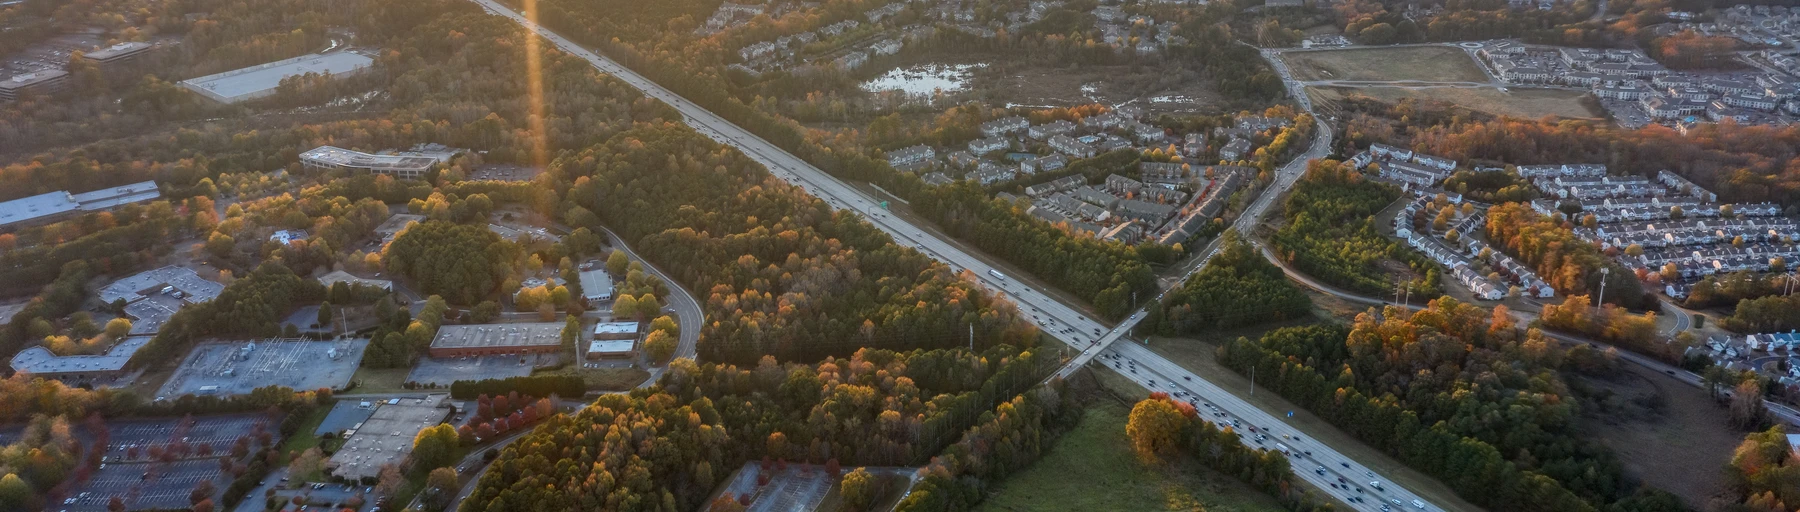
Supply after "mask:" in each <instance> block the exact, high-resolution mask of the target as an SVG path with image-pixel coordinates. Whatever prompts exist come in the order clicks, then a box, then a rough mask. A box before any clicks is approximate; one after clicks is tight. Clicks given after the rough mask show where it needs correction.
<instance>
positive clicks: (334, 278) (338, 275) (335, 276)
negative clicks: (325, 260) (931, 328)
mask: <svg viewBox="0 0 1800 512" xmlns="http://www.w3.org/2000/svg"><path fill="white" fill-rule="evenodd" d="M319 282H320V283H322V284H324V285H325V286H327V287H329V286H331V285H333V284H336V283H340V282H341V283H345V284H352V285H355V284H360V285H364V286H374V287H376V288H381V289H383V290H393V289H394V282H393V281H388V280H386V279H366V278H361V277H356V276H354V275H351V274H350V273H349V272H345V271H342V270H334V271H332V272H331V273H330V274H325V275H322V276H319Z"/></svg>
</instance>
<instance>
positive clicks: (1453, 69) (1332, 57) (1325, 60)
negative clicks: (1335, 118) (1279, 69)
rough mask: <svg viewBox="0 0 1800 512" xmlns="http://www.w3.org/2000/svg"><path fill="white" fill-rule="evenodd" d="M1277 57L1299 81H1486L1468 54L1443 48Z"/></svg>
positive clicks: (1363, 50)
mask: <svg viewBox="0 0 1800 512" xmlns="http://www.w3.org/2000/svg"><path fill="white" fill-rule="evenodd" d="M1281 58H1282V60H1284V61H1286V62H1287V65H1288V68H1289V69H1291V70H1293V72H1294V78H1298V79H1300V80H1303V81H1314V80H1367V81H1395V80H1421V81H1428V82H1486V81H1488V77H1487V75H1486V74H1484V73H1482V72H1481V68H1478V67H1475V59H1473V58H1470V57H1469V54H1468V53H1466V52H1463V51H1462V50H1461V49H1458V48H1450V47H1447V46H1409V47H1403V48H1362V49H1355V50H1326V51H1316V52H1288V53H1284V54H1282V57H1281Z"/></svg>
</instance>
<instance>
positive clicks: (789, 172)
mask: <svg viewBox="0 0 1800 512" xmlns="http://www.w3.org/2000/svg"><path fill="white" fill-rule="evenodd" d="M472 1H474V2H476V3H477V4H480V5H481V6H483V7H484V8H485V9H486V10H487V11H489V12H491V13H494V14H498V15H501V16H505V17H507V18H509V19H512V20H513V21H515V22H517V23H519V24H521V25H522V26H524V27H526V28H527V29H530V30H533V31H535V32H537V33H538V34H539V35H541V36H543V37H544V38H545V39H547V40H549V41H550V42H551V43H552V44H555V45H556V46H557V47H558V48H561V49H562V50H563V51H566V52H569V53H570V54H573V55H575V56H577V57H581V58H582V59H584V60H587V61H588V62H589V63H591V64H592V65H593V66H594V67H596V68H598V69H600V70H601V71H603V72H606V73H608V74H611V75H613V76H614V77H615V78H617V79H619V80H621V81H623V82H625V83H627V84H629V85H631V86H633V87H635V88H637V89H638V90H640V91H642V92H643V93H644V94H645V95H646V96H649V97H651V98H655V99H657V100H660V101H662V102H664V103H666V104H668V105H670V106H671V107H674V108H675V109H676V110H678V111H680V112H681V113H682V115H683V117H684V118H685V120H686V121H687V123H688V124H689V125H690V126H693V127H694V129H695V130H696V131H697V132H699V133H701V134H705V135H707V136H709V137H711V138H713V139H714V140H717V141H719V142H720V143H723V144H727V145H730V146H732V147H735V148H737V149H738V150H739V151H742V152H743V153H744V154H746V155H748V156H750V157H751V158H754V159H755V160H757V161H758V162H760V163H762V164H763V165H764V166H765V167H767V168H768V170H769V172H770V173H773V174H774V175H775V176H777V177H780V178H782V179H784V180H787V181H789V182H790V183H793V184H794V185H796V186H799V187H801V188H803V189H805V190H806V191H807V192H809V193H811V194H812V195H813V196H815V197H819V198H821V199H823V200H825V201H826V202H827V203H828V204H830V205H831V206H832V207H833V208H837V209H846V210H853V211H856V212H859V213H864V214H866V219H867V220H868V221H869V223H870V224H872V225H874V226H876V227H877V228H880V229H881V230H883V231H885V232H887V233H888V234H889V235H890V236H892V237H893V239H894V240H895V242H897V243H901V244H905V245H910V246H913V247H914V248H915V249H918V250H919V251H920V252H921V253H924V254H926V255H928V256H931V257H933V258H935V259H938V260H941V261H943V262H945V263H947V264H948V265H949V266H950V267H951V268H952V269H954V270H956V271H959V272H960V271H961V270H963V269H967V270H969V271H970V272H971V273H972V274H973V275H974V276H975V278H976V279H977V280H978V282H979V283H980V284H982V285H983V286H985V287H987V288H989V289H990V290H993V291H995V292H996V293H999V294H1001V295H1005V296H1009V297H1008V298H1010V299H1011V300H1012V301H1013V302H1014V303H1016V304H1018V306H1019V308H1020V311H1021V313H1024V314H1025V315H1027V316H1029V317H1031V318H1032V319H1033V322H1035V323H1036V324H1037V325H1038V326H1039V327H1040V328H1042V329H1043V331H1044V333H1045V334H1049V335H1050V336H1051V337H1053V338H1055V339H1057V340H1060V341H1062V342H1064V343H1066V344H1068V345H1070V346H1071V347H1072V348H1076V349H1080V350H1082V354H1081V355H1080V356H1078V357H1077V358H1076V359H1075V360H1074V361H1072V363H1073V364H1071V365H1070V366H1071V367H1076V366H1079V365H1080V364H1084V363H1086V362H1087V361H1090V360H1092V358H1093V357H1094V355H1095V354H1098V353H1100V352H1101V350H1102V349H1103V348H1104V347H1105V346H1107V345H1109V344H1111V342H1112V341H1114V340H1117V339H1119V338H1121V337H1124V335H1125V334H1126V333H1128V332H1129V331H1130V328H1131V327H1132V326H1134V325H1135V324H1136V323H1137V322H1138V321H1139V320H1142V319H1143V318H1144V316H1145V313H1144V312H1143V311H1141V310H1140V311H1138V312H1137V313H1134V314H1133V315H1131V316H1130V317H1129V318H1127V320H1126V321H1125V322H1124V323H1123V324H1121V325H1119V326H1109V325H1106V324H1105V323H1102V322H1101V321H1099V320H1096V319H1093V318H1089V317H1088V316H1086V315H1084V314H1082V313H1081V312H1080V310H1078V309H1076V308H1073V307H1070V306H1068V305H1066V304H1063V303H1062V302H1060V301H1057V300H1056V299H1054V298H1053V297H1051V296H1049V295H1047V294H1045V293H1042V292H1040V291H1038V290H1036V289H1032V288H1031V287H1029V286H1025V285H1021V284H1018V283H1016V282H1013V281H1012V280H1010V279H1008V278H1007V277H1006V276H1005V275H1004V274H1002V273H1001V272H1000V271H999V270H996V269H994V268H992V267H990V266H988V265H987V264H986V263H985V262H983V261H982V260H981V259H979V258H976V257H974V256H972V255H970V254H968V253H965V252H963V251H962V250H961V249H959V248H958V247H957V246H956V245H954V244H952V243H949V242H948V241H945V240H942V239H939V238H938V237H937V236H934V235H933V234H928V232H927V231H926V230H925V229H922V228H920V227H919V226H915V225H913V224H912V223H910V222H907V221H906V220H905V219H902V218H899V217H895V216H892V215H888V214H886V213H883V212H881V208H880V203H881V201H880V200H879V199H877V198H874V197H870V196H869V195H867V194H865V193H863V192H862V191H861V190H859V189H856V188H854V187H851V186H850V185H848V184H846V183H844V182H842V181H839V180H838V179H836V178H835V177H832V176H830V175H828V174H826V173H825V172H824V171H822V170H819V169H818V168H815V167H813V166H812V165H811V164H809V163H807V162H806V161H804V160H801V159H800V158H798V157H795V156H794V155H791V154H788V153H787V152H786V151H783V150H782V149H781V148H779V147H777V146H775V145H774V144H771V143H769V142H768V141H766V140H763V139H762V138H761V137H758V136H756V135H755V134H753V133H750V132H749V131H748V130H744V129H743V128H741V127H738V126H737V125H735V124H733V123H731V122H728V121H726V120H725V119H723V118H720V117H719V116H717V115H715V114H713V113H712V112H710V111H707V110H706V109H704V108H702V107H700V106H699V105H696V104H694V103H693V102H690V101H688V100H686V99H685V98H682V97H681V96H679V95H676V94H675V93H673V92H671V91H669V90H667V89H665V88H663V87H662V86H660V85H658V84H656V83H655V82H652V81H651V80H649V79H647V78H644V77H643V76H642V75H639V74H637V73H635V72H633V71H631V70H630V69H627V68H625V67H624V66H621V65H619V64H617V63H615V62H613V61H611V60H609V59H607V58H605V57H602V56H600V55H598V54H595V53H594V52H591V51H589V50H587V49H586V48H584V47H582V46H580V45H577V44H575V43H574V42H572V41H569V40H568V39H565V38H563V37H562V36H560V35H558V34H556V33H554V32H551V31H550V30H548V29H546V28H544V27H542V26H540V25H537V24H536V23H534V22H533V21H531V20H528V19H526V17H525V16H523V15H521V14H519V13H517V12H514V11H512V10H511V9H508V8H506V7H504V6H502V5H500V4H498V3H496V2H494V0H472ZM1264 55H1265V57H1267V56H1268V55H1270V54H1269V53H1268V52H1266V51H1265V52H1264ZM1271 60H1275V59H1271ZM1276 66H1277V67H1278V69H1280V71H1281V74H1282V76H1283V79H1284V82H1285V83H1286V84H1287V86H1288V88H1289V90H1290V91H1293V92H1294V96H1295V99H1296V101H1298V102H1299V103H1300V105H1301V107H1302V108H1303V109H1306V110H1308V111H1310V110H1311V102H1310V99H1309V98H1307V97H1306V96H1305V94H1304V91H1303V90H1302V89H1301V86H1300V84H1298V83H1297V82H1295V81H1293V79H1292V78H1291V76H1290V75H1289V74H1288V73H1287V72H1286V69H1285V68H1284V67H1281V65H1280V64H1279V61H1278V60H1276ZM1331 137H1332V134H1331V130H1330V129H1329V127H1327V126H1325V125H1323V124H1321V125H1319V129H1318V130H1317V133H1316V138H1315V140H1314V141H1313V146H1312V149H1311V150H1309V151H1308V152H1307V154H1305V155H1301V157H1300V158H1297V159H1295V160H1294V161H1293V162H1291V163H1289V164H1288V165H1286V166H1284V167H1283V168H1281V169H1279V172H1277V175H1276V178H1275V180H1274V184H1273V186H1271V187H1270V189H1272V190H1269V191H1265V192H1264V194H1263V196H1262V197H1260V198H1258V199H1257V200H1256V201H1255V202H1253V203H1252V205H1251V207H1250V209H1249V210H1248V211H1246V212H1245V214H1244V215H1243V216H1242V217H1241V218H1240V219H1239V220H1238V222H1236V223H1235V224H1234V226H1235V227H1237V228H1238V229H1239V230H1242V231H1246V232H1247V231H1248V228H1250V227H1253V226H1254V225H1255V224H1256V223H1257V222H1258V219H1259V218H1260V215H1261V213H1262V212H1263V211H1265V210H1267V208H1268V206H1269V204H1271V203H1272V202H1273V201H1274V198H1275V197H1278V196H1280V195H1281V193H1282V192H1283V191H1284V190H1285V189H1286V188H1287V187H1288V186H1291V185H1292V184H1293V182H1294V181H1295V180H1297V179H1298V178H1299V176H1300V174H1301V173H1302V172H1304V170H1305V167H1306V161H1307V160H1308V159H1311V158H1316V157H1319V156H1323V155H1324V154H1325V153H1326V152H1327V151H1328V150H1329V148H1330V145H1331ZM1218 246H1219V244H1218V243H1217V242H1216V241H1215V243H1213V244H1210V245H1208V246H1207V247H1206V248H1205V249H1204V252H1203V253H1202V255H1201V257H1199V258H1197V260H1198V262H1199V263H1204V262H1205V261H1206V260H1207V259H1209V258H1210V257H1211V256H1212V254H1214V253H1216V251H1217V250H1218ZM1195 268H1198V265H1196V266H1195ZM1190 272H1191V271H1190ZM1127 345H1129V344H1127ZM1120 352H1121V353H1123V354H1125V357H1129V358H1131V359H1132V360H1134V361H1141V362H1143V364H1145V365H1146V367H1149V366H1155V367H1158V368H1164V369H1170V368H1174V369H1178V367H1175V366H1174V364H1173V363H1169V362H1168V361H1166V360H1163V359H1162V358H1161V357H1160V356H1158V355H1156V354H1154V353H1151V352H1149V351H1147V350H1140V349H1135V348H1132V347H1129V346H1127V347H1126V348H1122V349H1120ZM1186 376H1193V377H1195V379H1194V381H1193V382H1194V385H1193V386H1194V387H1193V388H1191V389H1190V391H1192V392H1194V393H1196V394H1197V395H1199V396H1201V397H1202V398H1205V399H1207V400H1208V401H1209V402H1213V403H1216V404H1218V405H1219V406H1220V407H1224V408H1226V409H1228V410H1229V412H1230V413H1231V415H1232V416H1233V417H1236V418H1242V420H1241V421H1245V422H1248V423H1250V424H1254V425H1261V426H1275V425H1279V424H1280V423H1281V422H1280V421H1279V420H1277V419H1276V418H1274V417H1273V416H1270V415H1269V414H1267V413H1265V412H1263V411H1262V410H1260V409H1257V408H1254V407H1248V406H1247V404H1246V403H1244V402H1243V401H1242V400H1237V399H1235V397H1232V396H1231V395H1230V394H1229V393H1226V392H1225V391H1224V390H1223V389H1221V388H1219V387H1218V386H1212V385H1210V383H1206V382H1205V381H1204V379H1203V378H1202V377H1200V376H1194V375H1191V374H1189V375H1186ZM1183 382H1184V383H1185V382H1188V381H1185V380H1184V381H1183ZM1296 442H1298V443H1302V444H1304V445H1307V446H1312V448H1311V449H1312V451H1313V452H1314V453H1315V454H1318V455H1317V457H1319V458H1320V460H1332V461H1341V464H1340V465H1339V466H1334V467H1333V468H1330V469H1329V470H1328V471H1321V472H1314V471H1306V470H1302V471H1296V472H1295V474H1296V475H1297V476H1299V477H1300V478H1302V479H1304V480H1307V481H1310V482H1312V483H1314V484H1315V485H1317V486H1318V487H1319V488H1321V489H1329V488H1330V486H1329V485H1330V484H1333V483H1336V482H1337V478H1339V475H1340V474H1342V475H1343V476H1346V477H1349V479H1350V481H1365V482H1366V481H1368V480H1371V479H1374V480H1378V481H1383V482H1386V479H1383V478H1380V477H1378V476H1369V475H1375V473H1373V472H1370V471H1369V470H1368V469H1367V468H1365V467H1363V466H1362V465H1361V464H1357V463H1355V462H1354V461H1349V460H1348V459H1347V458H1345V457H1343V456H1341V455H1338V454H1336V453H1335V452H1334V451H1332V450H1331V449H1330V448H1329V447H1327V446H1324V445H1320V444H1317V443H1316V442H1311V441H1306V440H1299V441H1296ZM1339 471H1342V473H1339ZM1384 485H1386V487H1387V489H1388V491H1387V494H1386V495H1387V496H1389V497H1390V498H1389V499H1394V500H1399V501H1401V502H1405V503H1409V504H1410V502H1411V500H1414V499H1420V498H1418V497H1417V496H1416V495H1414V494H1413V493H1411V492H1408V491H1406V490H1405V489H1400V488H1397V487H1395V486H1393V485H1391V484H1384ZM1350 508H1352V509H1355V510H1365V511H1371V512H1373V511H1377V510H1380V504H1376V503H1371V502H1364V503H1360V504H1350ZM1438 509H1439V508H1437V507H1431V508H1428V509H1427V510H1438Z"/></svg>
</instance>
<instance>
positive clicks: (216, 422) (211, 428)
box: [81, 414, 277, 460]
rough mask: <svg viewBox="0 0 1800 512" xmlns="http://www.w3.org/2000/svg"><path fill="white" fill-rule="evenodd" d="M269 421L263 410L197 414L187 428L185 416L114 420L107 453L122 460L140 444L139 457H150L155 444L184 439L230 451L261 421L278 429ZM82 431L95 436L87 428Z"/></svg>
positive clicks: (272, 429)
mask: <svg viewBox="0 0 1800 512" xmlns="http://www.w3.org/2000/svg"><path fill="white" fill-rule="evenodd" d="M268 421H269V420H268V417H266V416H263V415H260V414H233V415H229V416H197V417H195V418H194V424H193V425H190V426H188V427H186V428H183V427H182V426H181V422H182V418H163V419H146V420H114V421H110V422H108V425H107V427H108V430H110V431H111V433H112V437H111V438H110V439H109V440H108V443H107V450H106V456H107V457H108V458H110V459H111V460H121V458H125V457H127V456H128V455H129V454H130V451H131V449H132V448H137V449H138V458H137V459H135V460H147V459H148V458H149V451H150V449H151V448H167V447H168V446H169V445H170V444H172V443H174V442H176V441H182V440H185V441H183V442H186V443H187V444H188V446H189V447H190V448H194V449H198V448H199V447H200V445H202V444H204V445H207V446H210V447H212V451H213V452H214V453H228V452H230V451H231V445H232V443H235V442H237V439H238V438H239V437H243V436H247V435H250V433H251V432H254V431H255V430H256V425H258V424H262V425H263V429H264V430H266V431H268V432H270V433H276V430H277V429H276V428H275V426H274V425H270V424H269V423H268ZM81 435H82V436H83V437H87V438H91V436H88V435H87V434H86V433H85V432H82V433H81ZM189 456H194V455H193V452H189Z"/></svg>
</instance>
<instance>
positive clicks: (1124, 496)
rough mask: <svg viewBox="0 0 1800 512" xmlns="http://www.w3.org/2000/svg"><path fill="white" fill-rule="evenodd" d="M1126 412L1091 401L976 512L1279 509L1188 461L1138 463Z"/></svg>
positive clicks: (1118, 406)
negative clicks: (1049, 446)
mask: <svg viewBox="0 0 1800 512" xmlns="http://www.w3.org/2000/svg"><path fill="white" fill-rule="evenodd" d="M1129 414H1130V410H1129V409H1128V408H1127V407H1126V406H1125V405H1123V404H1121V403H1119V402H1117V401H1114V400H1107V399H1101V400H1095V401H1094V403H1093V404H1092V405H1090V406H1088V408H1087V411H1086V413H1085V414H1084V415H1083V416H1082V418H1081V423H1080V425H1079V426H1077V427H1076V428H1075V430H1073V431H1071V432H1069V433H1068V434H1065V435H1064V436H1063V437H1062V438H1061V439H1059V440H1057V441H1056V446H1055V447H1054V448H1052V449H1051V452H1050V454H1049V455H1047V456H1045V457H1044V459H1043V460H1039V461H1038V462H1037V464H1034V465H1032V466H1031V468H1030V469H1027V470H1025V471H1024V472H1022V473H1019V474H1016V475H1013V476H1012V477H1011V478H1008V479H1006V481H1004V482H1002V483H1001V484H1000V486H999V488H998V490H997V491H996V492H995V493H994V494H993V495H991V496H989V497H988V499H987V501H986V502H983V503H982V504H981V507H980V508H978V509H977V510H980V511H987V512H1012V511H1025V510H1031V511H1039V510H1081V511H1087V510H1135V511H1153V510H1181V511H1211V512H1233V511H1269V512H1274V511H1279V510H1283V509H1282V507H1281V505H1280V504H1279V503H1277V502H1276V501H1275V499H1274V498H1270V497H1269V496H1267V495H1265V494H1262V493H1260V492H1257V491H1256V490H1255V489H1252V488H1250V487H1249V486H1246V485H1244V484H1242V483H1239V482H1238V481H1237V480H1235V479H1233V478H1231V477H1229V476H1226V475H1223V474H1220V473H1218V472H1215V471H1212V470H1210V469H1207V468H1205V467H1202V466H1200V465H1199V464H1198V463H1195V462H1194V461H1191V460H1179V461H1175V462H1173V463H1170V464H1167V465H1150V464H1145V463H1143V462H1140V461H1139V460H1138V458H1137V456H1136V455H1134V454H1133V453H1132V451H1131V447H1130V441H1129V440H1128V439H1126V437H1125V420H1126V417H1127V416H1128V415H1129Z"/></svg>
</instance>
